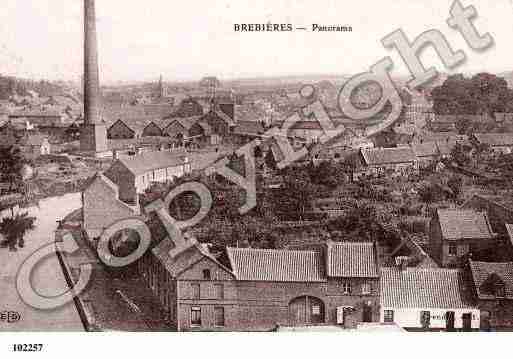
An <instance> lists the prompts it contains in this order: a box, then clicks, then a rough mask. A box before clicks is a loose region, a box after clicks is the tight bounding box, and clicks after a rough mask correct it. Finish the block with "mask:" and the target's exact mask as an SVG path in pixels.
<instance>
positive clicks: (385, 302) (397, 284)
mask: <svg viewBox="0 0 513 359" xmlns="http://www.w3.org/2000/svg"><path fill="white" fill-rule="evenodd" d="M380 284H381V307H385V308H439V309H442V308H447V309H451V308H469V307H471V306H470V305H469V304H468V303H467V302H466V301H465V300H464V298H463V296H462V278H461V273H460V272H459V271H458V270H457V269H445V268H426V269H417V268H406V269H403V270H401V269H399V268H396V267H388V268H382V269H381V280H380Z"/></svg>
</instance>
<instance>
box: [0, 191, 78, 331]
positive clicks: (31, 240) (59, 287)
mask: <svg viewBox="0 0 513 359" xmlns="http://www.w3.org/2000/svg"><path fill="white" fill-rule="evenodd" d="M80 206H81V200H80V194H79V193H73V194H66V195H64V196H59V197H52V198H47V199H44V200H41V201H39V203H38V205H37V206H33V207H30V208H26V209H18V208H16V209H15V211H21V212H25V211H28V212H29V214H30V215H31V216H34V217H36V218H37V221H36V223H35V225H36V228H35V230H33V231H32V232H29V233H28V234H27V235H26V236H25V247H24V248H19V249H18V250H17V251H16V252H11V251H9V249H7V248H0V313H1V312H5V311H13V312H17V313H19V315H20V320H19V321H18V322H16V323H10V324H9V323H6V322H4V321H0V331H39V332H41V331H42V332H47V331H83V330H84V328H83V326H82V323H81V321H80V317H79V315H78V313H77V310H76V308H75V305H74V303H73V302H71V303H68V304H66V305H64V306H63V307H60V308H58V309H53V310H41V309H35V308H32V307H30V306H29V305H27V304H25V303H23V301H22V300H21V298H20V297H19V295H18V293H17V291H16V273H17V272H18V269H19V267H20V265H21V264H22V263H23V262H24V261H25V259H27V258H28V257H29V256H30V255H31V254H32V253H34V252H35V251H36V250H37V249H38V248H40V247H42V246H44V245H45V244H48V243H53V240H54V231H55V229H56V228H57V220H60V219H62V218H64V217H65V216H66V215H67V214H68V213H70V212H72V211H73V210H76V209H78V208H80ZM8 213H10V212H5V211H4V212H2V213H0V217H2V216H5V215H7V214H8ZM32 282H33V286H34V287H35V288H36V290H37V291H38V292H39V293H40V294H41V295H44V296H56V295H59V294H60V293H63V292H65V291H66V290H67V288H68V287H67V284H66V280H65V278H64V275H63V273H62V270H61V266H60V264H59V261H58V259H57V257H56V256H54V255H52V256H50V257H49V258H47V259H45V260H44V261H43V262H42V263H41V264H40V265H39V266H38V267H37V269H36V270H35V271H34V273H33V278H32Z"/></svg>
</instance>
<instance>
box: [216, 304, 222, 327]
mask: <svg viewBox="0 0 513 359" xmlns="http://www.w3.org/2000/svg"><path fill="white" fill-rule="evenodd" d="M214 323H215V326H216V327H224V308H223V307H214Z"/></svg>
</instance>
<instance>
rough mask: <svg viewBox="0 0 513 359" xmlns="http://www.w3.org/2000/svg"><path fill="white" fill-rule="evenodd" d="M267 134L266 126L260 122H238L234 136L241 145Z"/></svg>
mask: <svg viewBox="0 0 513 359" xmlns="http://www.w3.org/2000/svg"><path fill="white" fill-rule="evenodd" d="M264 132H265V129H264V126H263V125H262V123H261V122H258V121H238V122H237V125H236V126H235V127H234V129H233V136H234V137H236V142H238V143H240V144H244V143H247V142H249V141H251V140H253V139H255V138H259V137H261V136H262V135H263V134H264Z"/></svg>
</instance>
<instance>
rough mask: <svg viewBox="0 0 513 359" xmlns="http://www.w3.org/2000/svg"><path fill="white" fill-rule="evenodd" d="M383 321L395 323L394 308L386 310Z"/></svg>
mask: <svg viewBox="0 0 513 359" xmlns="http://www.w3.org/2000/svg"><path fill="white" fill-rule="evenodd" d="M383 321H384V322H385V323H393V322H394V311H393V310H385V311H384V313H383Z"/></svg>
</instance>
